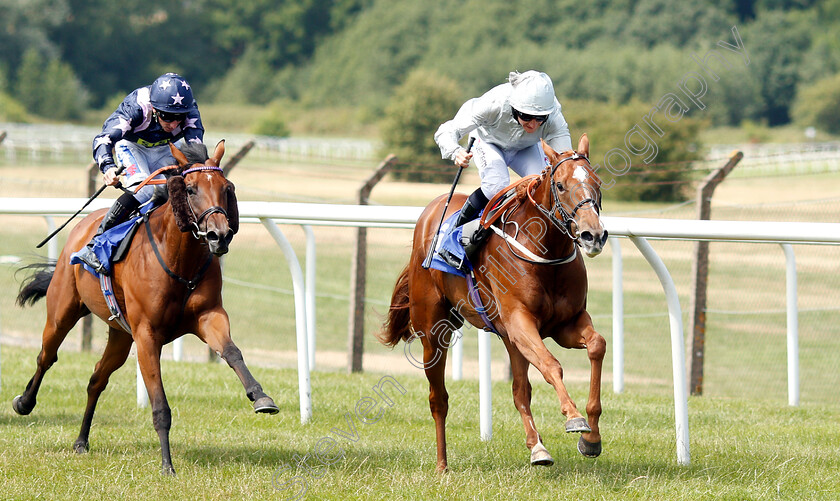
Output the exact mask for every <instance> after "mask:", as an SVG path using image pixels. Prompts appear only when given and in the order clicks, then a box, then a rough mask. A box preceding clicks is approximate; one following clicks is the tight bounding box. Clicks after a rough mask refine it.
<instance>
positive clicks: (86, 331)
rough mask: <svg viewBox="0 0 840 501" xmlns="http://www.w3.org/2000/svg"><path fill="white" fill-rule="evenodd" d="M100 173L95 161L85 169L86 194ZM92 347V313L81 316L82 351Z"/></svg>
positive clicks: (91, 194)
mask: <svg viewBox="0 0 840 501" xmlns="http://www.w3.org/2000/svg"><path fill="white" fill-rule="evenodd" d="M101 174H102V173H101V172H100V171H99V166H98V165H96V163H95V162H91V164H90V165H89V166H88V170H87V191H88V196H89V197H92V196H93V194H94V193H96V190H97V188H98V186H97V181H99V176H100V175H101ZM92 349H93V315H85V316H84V318H82V351H88V352H89V351H91V350H92Z"/></svg>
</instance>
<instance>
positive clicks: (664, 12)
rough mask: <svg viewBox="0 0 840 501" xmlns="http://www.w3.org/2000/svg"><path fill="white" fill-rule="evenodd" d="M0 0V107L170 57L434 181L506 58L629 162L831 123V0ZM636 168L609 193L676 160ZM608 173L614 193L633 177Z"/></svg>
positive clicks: (42, 98) (208, 89) (835, 64)
mask: <svg viewBox="0 0 840 501" xmlns="http://www.w3.org/2000/svg"><path fill="white" fill-rule="evenodd" d="M0 8H2V12H3V19H2V21H0V121H26V120H27V117H28V116H31V115H34V116H38V117H42V118H45V119H50V120H78V119H80V118H81V117H83V115H84V112H85V111H86V110H89V109H91V108H96V109H100V108H113V107H115V106H116V104H117V102H118V100H120V99H122V97H124V96H125V94H126V93H127V92H129V91H131V90H133V89H134V88H136V87H139V86H141V85H148V84H149V83H150V82H151V81H152V80H153V79H154V78H155V77H156V76H158V75H160V74H161V73H163V72H166V71H176V72H178V73H180V74H182V75H184V76H185V77H187V78H188V79H189V80H190V81H191V82H192V83H193V90H194V92H195V93H196V97H197V99H198V100H199V102H200V103H225V104H249V105H260V106H261V107H262V109H263V110H265V113H264V115H265V116H261V117H256V118H255V122H256V123H257V129H258V130H257V129H255V131H257V132H261V133H266V134H286V133H288V128H287V127H286V126H285V123H284V120H285V117H283V116H282V115H283V110H284V108H285V107H287V104H288V103H290V102H294V104H295V106H296V107H298V108H301V107H302V108H312V109H321V110H323V109H330V108H336V109H338V108H342V109H343V108H347V107H350V108H355V109H358V110H361V112H359V113H357V114H356V116H357V117H358V119H359V120H362V121H370V122H371V123H374V122H375V123H377V124H379V125H380V131H381V136H382V139H383V140H384V142H385V144H386V146H387V147H388V149H389V150H390V152H397V153H398V154H399V155H400V156H401V157H402V158H404V159H407V160H408V161H409V162H411V163H413V167H410V168H408V171H407V172H405V173H403V174H402V175H405V176H406V178H408V179H414V180H426V181H429V180H441V179H443V177H447V176H448V175H449V174H448V172H447V171H440V173H438V174H435V173H431V174H429V172H425V173H424V172H423V170H424V168H425V167H424V166H428V165H437V166H438V168H442V167H443V165H444V164H445V162H442V161H441V160H440V158H439V152H438V151H437V149H436V145H434V142H433V140H432V134H433V132H434V129H435V128H436V127H437V125H438V124H440V123H441V122H442V121H444V120H447V119H448V118H450V117H451V116H452V115H454V113H455V111H457V108H458V106H459V105H460V103H462V102H463V101H464V100H465V99H467V98H470V97H474V96H477V95H479V94H481V93H483V92H484V91H486V90H487V89H489V88H491V87H493V86H495V85H497V84H499V83H502V82H504V80H505V78H506V77H507V74H508V72H509V71H511V70H519V71H524V70H528V69H539V70H542V71H545V72H546V73H548V74H549V75H551V76H552V78H553V80H554V83H555V90H556V92H557V95H558V98H559V99H560V102H561V103H562V104H563V106H564V108H563V109H564V114H566V116H567V118H568V119H569V122H570V124H572V129H573V130H572V132H573V135H577V134H579V133H580V132H582V131H587V132H590V137H591V138H592V139H593V144H594V145H595V148H594V150H595V151H596V152H598V151H600V153H601V154H603V153H604V152H606V151H617V150H622V149H623V150H624V151H626V152H627V155H635V156H633V157H630V156H628V158H630V159H631V160H632V161H633V162H635V165H636V166H639V165H642V166H645V165H646V164H647V163H650V161H651V160H650V159H649V158H648V157H649V155H648V152H649V151H650V149H651V148H655V149H656V157H655V162H654V164H663V163H668V162H688V161H691V160H692V159H694V158H696V157H697V156H698V155H699V153H698V152H699V151H700V146H701V145H699V144H698V142H697V132H698V131H699V129H700V127H701V126H741V125H744V124H752V123H758V124H765V125H769V126H775V125H784V124H788V123H791V122H796V123H799V124H801V125H803V126H807V125H810V126H815V127H817V128H818V129H821V130H823V131H826V132H829V133H834V134H840V38H838V37H837V36H836V34H837V33H840V0H822V1H817V0H710V1H707V2H674V1H673V0H595V1H589V2H581V1H580V0H531V1H529V2H509V1H507V0H460V1H456V0H427V1H424V2H414V1H410V0H252V1H249V2H241V1H235V0H167V1H164V0H144V1H140V0H125V1H123V2H112V1H109V0H29V1H27V2H19V1H15V0H0ZM736 34H737V37H736ZM736 38H737V39H736ZM739 43H740V45H739ZM733 47H734V49H733ZM709 54H712V55H711V56H709ZM698 77H699V78H698ZM701 80H702V81H701ZM671 95H673V96H677V98H676V100H675V99H672V98H670V97H669V96H671ZM674 103H678V104H674ZM656 113H659V118H658V120H660V122H662V121H663V120H664V119H663V117H670V118H674V117H676V119H674V120H670V121H666V122H665V123H666V124H667V125H668V127H669V128H667V129H664V128H662V127H660V125H657V124H656V123H647V124H646V123H645V117H648V118H647V119H648V120H652V118H651V117H650V115H651V114H654V115H655V114H656ZM667 113H670V115H668V114H667ZM632 130H636V131H637V133H636V134H635V135H631V136H630V139H629V140H628V139H627V137H628V133H629V131H632ZM592 131H598V134H596V135H595V137H593V134H592ZM642 134H646V135H647V137H644V136H643V135H642ZM575 139H576V138H575ZM628 141H629V142H628ZM633 141H635V143H633ZM637 147H638V148H641V150H639V152H636V151H635V148H637ZM616 158H617V157H616ZM596 160H597V161H600V162H603V161H605V159H604V158H596ZM640 160H641V162H640ZM412 170H413V171H414V172H412ZM635 170H636V171H641V172H640V173H639V175H640V176H649V178H648V179H647V181H646V182H647V185H648V188H647V191H645V192H641V191H639V190H638V181H639V179H640V178H639V177H638V176H635V177H634V178H633V180H632V185H633V188H632V189H630V190H627V192H626V193H625V194H624V195H622V196H621V197H622V198H628V197H630V198H640V197H642V198H649V197H655V198H660V199H678V198H679V197H680V196H681V195H680V188H679V186H680V185H679V182H678V181H679V179H674V176H677V177H680V176H682V177H684V176H685V175H686V174H685V169H683V172H681V173H676V174H675V173H673V172H661V171H660V172H656V169H635ZM642 172H643V173H644V174H643V173H642ZM616 179H617V181H618V182H617V185H616V189H615V190H613V193H616V194H618V193H621V192H622V190H624V188H623V187H622V186H623V185H625V184H627V183H628V181H627V179H628V178H627V177H621V176H618V177H616Z"/></svg>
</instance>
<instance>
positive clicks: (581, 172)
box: [572, 165, 588, 183]
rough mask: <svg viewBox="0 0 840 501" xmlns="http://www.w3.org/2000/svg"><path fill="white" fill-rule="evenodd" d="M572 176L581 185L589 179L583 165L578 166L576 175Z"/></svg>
mask: <svg viewBox="0 0 840 501" xmlns="http://www.w3.org/2000/svg"><path fill="white" fill-rule="evenodd" d="M572 176H573V177H574V178H575V179H577V180H578V182H580V183H582V182H584V181H586V178H587V177H588V176H587V174H586V169H585V168H584V167H583V166H582V165H578V166H577V167H575V173H574V174H572Z"/></svg>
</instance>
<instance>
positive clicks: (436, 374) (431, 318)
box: [405, 304, 455, 472]
mask: <svg viewBox="0 0 840 501" xmlns="http://www.w3.org/2000/svg"><path fill="white" fill-rule="evenodd" d="M411 325H412V327H413V328H414V333H413V335H412V337H411V338H410V339H408V340H407V341H406V343H407V344H406V347H405V349H406V354H407V355H409V356H410V357H411V358H412V359H414V355H411V343H412V342H414V341H416V340H417V338H420V341H421V342H422V343H423V363H422V364H419V363H416V362H418V361H417V360H416V359H415V360H414V362H415V365H417V366H420V367H422V368H423V369H424V371H425V373H426V379H428V380H429V410H430V411H431V413H432V418H433V419H434V421H435V438H436V443H437V467H436V470H437V471H438V472H443V471H445V470H446V468H447V459H446V415H447V414H448V413H449V393H447V391H446V383H445V380H444V375H445V369H446V351H447V348H448V347H449V344H450V342H451V336H452V331H453V328H454V327H455V326H454V325H453V324H452V323H451V322H449V320H448V312H447V311H446V310H445V308H444V306H442V305H431V304H412V306H411ZM446 340H450V341H446Z"/></svg>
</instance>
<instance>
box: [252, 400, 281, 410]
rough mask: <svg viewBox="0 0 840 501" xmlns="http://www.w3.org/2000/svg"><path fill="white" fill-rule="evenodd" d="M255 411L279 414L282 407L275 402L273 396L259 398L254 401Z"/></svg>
mask: <svg viewBox="0 0 840 501" xmlns="http://www.w3.org/2000/svg"><path fill="white" fill-rule="evenodd" d="M254 412H261V413H265V414H277V413H278V412H280V408H279V407H277V405H276V404H275V403H274V400H272V399H271V397H262V398H258V399H257V400H256V402H254Z"/></svg>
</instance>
